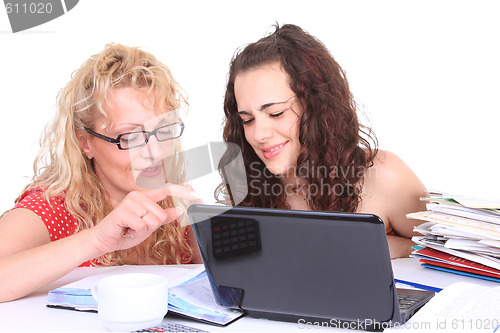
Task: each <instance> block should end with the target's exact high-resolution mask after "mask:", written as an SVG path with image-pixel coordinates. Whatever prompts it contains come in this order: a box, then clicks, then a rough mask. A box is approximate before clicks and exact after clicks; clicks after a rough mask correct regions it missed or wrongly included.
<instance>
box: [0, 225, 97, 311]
mask: <svg viewBox="0 0 500 333" xmlns="http://www.w3.org/2000/svg"><path fill="white" fill-rule="evenodd" d="M92 236H93V235H92V232H91V231H90V230H83V231H81V232H79V233H77V234H74V235H72V236H69V237H66V238H63V239H61V240H58V241H55V242H51V243H48V244H44V245H42V246H38V247H35V248H32V249H29V250H26V251H23V252H19V253H16V254H13V255H10V256H6V257H3V258H0V302H6V301H10V300H14V299H18V298H21V297H24V296H26V295H28V294H30V293H31V292H33V291H35V290H37V289H39V288H41V287H43V286H45V285H47V284H49V283H51V282H53V281H55V280H57V279H59V278H60V277H62V276H64V275H66V274H67V273H69V272H70V271H72V270H73V269H74V268H76V267H78V266H79V265H80V264H82V263H83V262H85V261H88V260H91V259H93V258H95V257H97V256H99V255H100V253H98V252H97V250H96V248H95V246H93V240H92Z"/></svg>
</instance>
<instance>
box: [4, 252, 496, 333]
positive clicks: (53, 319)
mask: <svg viewBox="0 0 500 333" xmlns="http://www.w3.org/2000/svg"><path fill="white" fill-rule="evenodd" d="M392 263H393V271H394V276H395V278H397V279H402V280H411V281H413V282H419V283H422V284H427V285H432V286H435V287H439V288H444V287H446V286H448V285H450V284H451V283H453V282H458V281H467V282H472V283H476V284H482V285H488V286H497V285H498V284H496V283H494V282H489V281H483V280H480V279H475V278H468V277H463V276H459V275H455V274H451V273H445V272H439V271H433V270H430V269H426V268H423V267H420V265H419V264H418V261H417V259H413V258H407V259H396V260H393V261H392ZM137 267H140V266H137ZM165 267H169V266H162V268H163V269H165ZM171 267H172V268H174V267H179V266H171ZM182 267H183V268H186V269H193V270H194V269H197V268H199V267H200V265H182ZM167 269H168V268H167ZM106 270H108V268H77V269H75V270H74V271H72V272H70V273H69V274H67V275H66V276H64V277H62V278H61V279H59V280H57V281H56V282H54V283H51V284H50V285H48V286H46V287H44V288H41V289H40V290H38V291H36V292H35V293H33V294H31V295H29V296H26V297H24V298H22V299H19V300H16V301H12V302H6V303H0V332H26V331H30V332H106V331H107V330H106V328H104V327H103V326H102V324H101V322H100V321H99V318H98V317H97V314H96V313H86V312H77V311H70V310H61V309H53V308H47V307H46V300H47V293H48V291H49V290H52V289H54V288H57V287H60V286H63V285H66V284H68V283H71V282H74V281H77V280H80V279H82V278H84V277H88V276H91V275H95V274H102V273H103V272H106ZM168 322H176V323H181V324H184V325H188V326H192V327H196V328H200V329H203V330H205V331H209V332H219V331H221V332H294V331H297V332H304V331H317V329H313V328H311V327H309V328H307V327H304V326H303V325H302V326H300V325H299V324H297V323H290V322H279V321H272V320H265V319H255V318H251V317H243V318H241V319H238V320H237V321H235V322H233V323H231V324H230V325H228V326H227V327H217V326H213V325H208V324H203V323H199V322H196V321H192V320H188V319H183V318H179V317H174V316H169V315H168V314H167V316H166V317H165V319H164V321H163V323H164V324H165V323H168ZM321 331H323V329H322V330H321ZM327 331H329V332H330V331H336V329H327ZM349 331H350V332H352V330H349Z"/></svg>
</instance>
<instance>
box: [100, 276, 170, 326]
mask: <svg viewBox="0 0 500 333" xmlns="http://www.w3.org/2000/svg"><path fill="white" fill-rule="evenodd" d="M92 296H93V297H94V298H95V299H96V300H97V309H98V310H97V311H98V316H99V318H100V319H101V320H102V321H103V323H104V326H106V328H108V329H109V330H111V331H129V332H130V331H134V330H140V329H146V328H150V327H154V326H157V325H158V324H160V323H161V322H162V320H163V317H165V315H166V314H167V311H168V279H167V278H166V277H164V276H161V275H155V274H148V273H129V274H119V275H112V276H108V277H105V278H102V279H100V280H99V281H98V282H97V283H96V284H95V285H94V286H93V287H92Z"/></svg>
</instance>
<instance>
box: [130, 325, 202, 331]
mask: <svg viewBox="0 0 500 333" xmlns="http://www.w3.org/2000/svg"><path fill="white" fill-rule="evenodd" d="M135 332H156V333H157V332H165V333H169V332H198V333H208V331H204V330H200V329H198V328H194V327H191V326H186V325H182V324H177V323H168V324H165V325H159V326H155V327H151V328H146V329H143V330H138V331H134V333H135Z"/></svg>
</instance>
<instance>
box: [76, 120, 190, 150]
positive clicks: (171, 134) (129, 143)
mask: <svg viewBox="0 0 500 333" xmlns="http://www.w3.org/2000/svg"><path fill="white" fill-rule="evenodd" d="M85 130H86V131H87V132H88V133H89V134H91V135H93V136H95V137H96V138H99V139H102V140H104V141H107V142H111V143H112V144H115V145H117V146H118V149H121V150H125V149H132V148H137V147H141V146H144V145H145V144H147V143H148V141H149V138H150V137H151V136H152V135H154V136H155V137H156V140H158V141H159V142H163V141H168V140H173V139H176V138H178V137H180V136H181V135H182V132H184V123H183V122H182V121H180V122H176V123H172V124H168V125H165V126H161V127H158V128H157V129H154V130H152V131H149V132H148V131H136V132H128V133H122V134H120V135H118V136H117V137H116V139H113V138H110V137H108V136H105V135H102V134H99V133H97V132H94V131H93V130H91V129H90V128H88V127H85Z"/></svg>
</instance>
